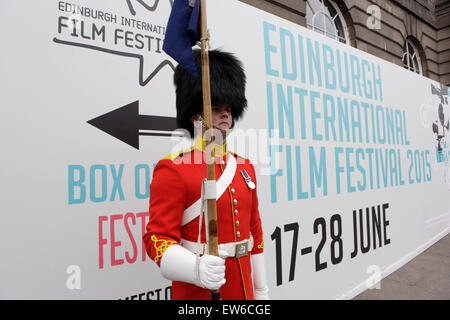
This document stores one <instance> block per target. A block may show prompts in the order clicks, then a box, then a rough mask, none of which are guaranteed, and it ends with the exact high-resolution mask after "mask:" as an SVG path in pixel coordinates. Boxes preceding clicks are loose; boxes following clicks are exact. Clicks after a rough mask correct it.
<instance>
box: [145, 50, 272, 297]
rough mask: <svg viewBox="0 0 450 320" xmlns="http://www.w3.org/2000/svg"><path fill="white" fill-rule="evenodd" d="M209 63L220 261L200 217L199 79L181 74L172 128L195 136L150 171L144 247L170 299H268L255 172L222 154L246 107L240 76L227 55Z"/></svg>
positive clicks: (235, 63) (201, 142) (180, 70)
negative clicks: (210, 250)
mask: <svg viewBox="0 0 450 320" xmlns="http://www.w3.org/2000/svg"><path fill="white" fill-rule="evenodd" d="M194 57H195V61H196V64H197V68H198V69H199V70H200V68H201V56H200V51H198V50H194ZM209 61H210V83H211V103H212V124H213V127H214V129H216V130H218V131H219V132H221V135H220V136H221V137H216V139H215V144H214V148H215V173H216V181H217V187H216V199H217V228H218V243H219V256H218V257H217V256H212V255H209V254H207V235H206V233H207V230H206V228H205V220H206V219H205V218H203V215H202V214H201V212H202V210H203V206H202V190H203V189H202V184H203V180H204V179H205V178H206V162H205V156H204V155H205V140H204V139H203V134H204V133H205V132H204V127H203V125H202V110H203V103H202V83H201V78H195V77H193V76H192V75H191V74H190V73H188V72H187V71H185V70H184V69H183V68H181V67H180V66H178V67H177V68H176V71H175V74H174V83H175V86H176V108H177V123H178V126H179V127H180V128H183V129H186V130H187V131H189V133H190V134H191V136H194V131H195V133H196V136H195V138H194V145H193V146H192V147H191V148H190V149H188V150H184V151H180V152H177V153H174V154H171V155H169V156H167V157H165V158H163V159H161V160H160V161H159V162H158V164H157V165H156V167H155V170H154V172H153V180H152V183H151V185H150V209H149V211H150V221H149V223H148V225H147V232H146V234H145V235H144V243H145V246H146V250H147V253H148V255H149V256H150V258H151V259H153V260H154V261H155V262H156V263H157V264H158V266H159V267H160V270H161V273H162V275H163V276H164V277H165V278H167V279H169V280H172V281H173V282H172V299H197V300H199V299H209V297H210V291H209V290H217V289H219V288H220V290H221V295H222V299H224V300H227V299H248V300H251V299H268V298H269V296H268V287H267V284H266V279H265V278H266V275H265V262H264V253H263V252H264V242H263V232H262V228H261V219H260V215H259V211H258V197H257V184H256V175H255V169H254V167H253V165H252V164H251V163H250V161H249V160H248V159H244V158H242V157H240V156H238V155H237V154H235V153H233V152H231V151H229V150H227V146H226V134H227V133H228V132H229V130H230V129H232V128H233V127H234V124H235V121H237V120H238V119H239V118H240V117H241V116H242V115H243V113H244V110H245V108H246V107H247V99H246V98H245V84H246V78H245V73H244V70H243V67H242V64H241V62H240V61H239V60H238V59H236V58H235V57H234V55H232V54H230V53H227V52H222V51H218V50H212V51H210V52H209ZM199 73H200V72H199ZM221 138H222V139H221ZM220 140H222V141H220ZM252 266H253V268H252Z"/></svg>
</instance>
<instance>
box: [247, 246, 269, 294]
mask: <svg viewBox="0 0 450 320" xmlns="http://www.w3.org/2000/svg"><path fill="white" fill-rule="evenodd" d="M251 260H252V270H253V287H254V288H255V299H256V300H267V299H269V287H268V286H267V283H266V264H265V260H264V252H261V253H257V254H252V255H251Z"/></svg>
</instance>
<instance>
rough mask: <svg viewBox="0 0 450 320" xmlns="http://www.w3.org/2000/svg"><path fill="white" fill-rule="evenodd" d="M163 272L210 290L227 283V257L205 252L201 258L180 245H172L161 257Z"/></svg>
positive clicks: (177, 279) (170, 276)
mask: <svg viewBox="0 0 450 320" xmlns="http://www.w3.org/2000/svg"><path fill="white" fill-rule="evenodd" d="M160 268H161V274H162V275H163V277H164V278H166V279H168V280H172V281H183V282H187V283H191V284H195V285H196V286H199V287H202V288H206V289H209V290H217V289H219V288H220V287H221V286H223V285H224V284H225V281H226V280H225V259H223V258H220V257H216V256H212V255H209V254H205V255H203V256H201V257H199V258H197V256H196V255H195V254H194V253H192V252H191V251H189V250H187V249H185V248H183V247H182V246H180V245H171V246H170V247H169V248H167V249H166V251H165V252H164V254H163V256H162V258H161V264H160Z"/></svg>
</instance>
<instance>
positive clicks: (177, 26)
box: [163, 0, 200, 77]
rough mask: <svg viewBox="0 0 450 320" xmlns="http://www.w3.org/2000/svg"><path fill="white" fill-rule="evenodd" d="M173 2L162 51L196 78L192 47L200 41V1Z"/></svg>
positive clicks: (176, 0) (183, 0)
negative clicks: (190, 3)
mask: <svg viewBox="0 0 450 320" xmlns="http://www.w3.org/2000/svg"><path fill="white" fill-rule="evenodd" d="M189 2H192V1H189V0H175V1H174V2H173V6H172V11H171V12H170V16H169V21H168V22H167V27H166V36H165V38H164V44H163V50H164V51H165V52H166V53H167V54H168V55H169V56H171V57H172V58H173V59H175V61H177V62H178V63H179V64H180V65H181V66H182V67H183V68H184V69H186V71H188V72H189V73H190V74H192V75H193V76H195V77H197V76H198V73H197V66H196V64H195V62H194V56H193V55H192V47H193V46H194V45H195V44H196V43H197V41H199V40H200V0H195V4H194V6H193V7H191V6H190V5H189Z"/></svg>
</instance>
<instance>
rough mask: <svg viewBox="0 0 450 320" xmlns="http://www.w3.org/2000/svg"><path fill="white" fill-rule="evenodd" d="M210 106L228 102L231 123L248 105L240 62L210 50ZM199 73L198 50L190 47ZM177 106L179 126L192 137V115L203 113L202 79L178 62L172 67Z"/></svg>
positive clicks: (226, 54) (221, 52) (230, 55)
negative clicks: (173, 68)
mask: <svg viewBox="0 0 450 320" xmlns="http://www.w3.org/2000/svg"><path fill="white" fill-rule="evenodd" d="M208 54H209V70H210V88H211V105H213V106H222V105H228V106H229V107H230V108H231V115H232V117H233V125H234V123H235V121H236V120H238V119H239V118H240V117H241V116H242V115H243V113H244V110H245V109H246V108H247V99H246V98H245V84H246V77H245V73H244V69H243V66H242V63H241V61H239V60H238V59H237V58H236V57H235V56H234V55H233V54H231V53H228V52H224V51H220V50H211V51H209V53H208ZM193 55H194V60H195V63H196V65H197V70H198V74H199V75H201V51H200V50H198V49H195V50H193ZM174 84H175V87H176V107H177V124H178V127H180V128H183V129H186V130H188V131H189V133H190V134H191V137H193V136H194V126H193V124H192V120H191V118H192V116H193V115H198V114H202V112H203V94H202V78H201V76H199V77H198V78H196V77H194V76H192V75H191V74H190V73H189V72H187V71H186V70H185V69H183V68H182V67H181V66H180V65H178V66H177V68H176V69H175V74H174Z"/></svg>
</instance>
